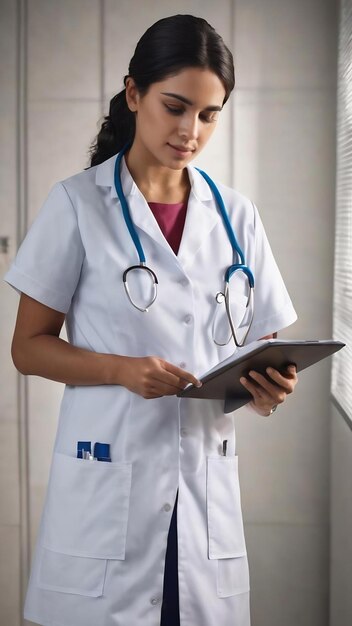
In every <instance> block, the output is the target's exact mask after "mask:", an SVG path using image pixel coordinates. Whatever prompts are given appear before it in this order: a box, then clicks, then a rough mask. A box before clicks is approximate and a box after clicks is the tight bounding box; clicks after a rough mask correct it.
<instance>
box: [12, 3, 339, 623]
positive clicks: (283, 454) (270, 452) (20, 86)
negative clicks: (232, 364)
mask: <svg viewBox="0 0 352 626" xmlns="http://www.w3.org/2000/svg"><path fill="white" fill-rule="evenodd" d="M17 7H18V8H17ZM141 7H142V8H141ZM1 12H2V15H1V16H0V17H1V19H0V46H2V48H3V50H4V53H3V54H1V55H0V67H1V69H2V72H3V76H4V78H3V79H2V82H3V85H4V89H3V88H2V89H1V92H2V100H1V102H2V104H1V126H0V132H1V140H2V141H1V145H2V148H1V150H2V151H1V157H2V161H3V167H2V171H1V179H0V180H1V183H3V184H2V187H1V188H2V190H4V191H3V193H2V195H1V198H0V202H1V205H0V210H1V213H0V215H1V232H0V236H4V235H8V236H9V237H10V244H11V247H10V253H9V254H8V255H7V257H5V255H1V254H0V262H1V264H2V265H1V270H2V271H5V269H6V267H7V266H8V263H9V261H10V259H11V258H12V257H13V256H14V254H15V250H16V233H17V229H18V228H19V238H21V233H23V232H24V230H25V225H23V221H25V220H24V219H23V218H26V219H27V222H28V223H30V221H31V220H32V219H33V217H34V216H35V214H36V213H37V211H38V209H39V207H40V205H41V203H42V202H43V200H44V199H45V197H46V195H47V192H48V190H49V188H50V186H51V185H52V184H53V183H54V182H55V181H56V180H59V179H62V178H64V177H65V176H68V175H70V174H72V173H74V172H77V171H79V170H80V169H82V168H83V167H85V166H86V165H87V158H86V153H87V149H88V146H89V144H90V142H91V140H92V139H93V137H94V135H95V134H96V132H97V128H98V120H99V118H100V117H101V115H102V113H103V112H105V111H106V107H107V104H108V100H109V98H110V97H111V96H112V95H113V94H114V93H115V92H116V91H117V90H119V89H120V87H121V84H122V77H123V75H124V74H126V72H127V64H128V61H129V58H130V57H131V54H132V52H133V47H134V44H135V42H136V40H137V39H138V38H139V36H140V35H141V34H142V33H143V31H144V30H145V29H146V27H147V26H149V25H150V23H152V22H153V21H154V20H156V19H158V18H159V17H162V16H165V15H168V14H173V13H175V12H180V13H194V14H198V15H201V16H203V17H205V18H207V19H209V21H210V22H211V23H212V24H213V25H214V26H215V27H216V28H217V29H218V30H219V32H221V34H222V35H223V37H224V39H225V41H226V42H227V43H228V44H229V45H230V47H231V48H232V49H233V51H234V55H235V63H236V68H237V86H236V92H235V95H234V96H233V97H232V99H231V101H230V103H229V104H228V105H227V107H226V108H225V110H224V112H223V115H222V119H221V123H220V124H219V128H218V129H217V131H216V134H215V136H214V137H213V138H212V140H211V144H210V145H209V147H207V149H206V151H205V152H204V155H202V157H201V158H200V159H199V161H198V164H199V165H200V166H202V167H204V168H206V169H207V170H208V171H209V173H211V174H212V176H214V177H215V178H217V179H218V180H222V181H223V182H225V183H229V184H233V185H234V186H236V187H237V188H238V189H239V190H240V191H241V192H242V193H244V194H246V195H248V196H249V197H251V198H252V199H253V200H254V201H255V202H256V203H257V205H258V207H259V209H260V212H261V215H262V218H263V221H264V224H265V226H266V229H267V233H268V235H269V238H270V241H271V244H272V248H273V250H274V253H275V256H276V258H277V260H278V263H279V265H280V267H281V270H282V273H283V276H284V278H285V280H286V283H287V286H288V289H289V291H290V293H291V296H292V298H293V301H294V303H295V306H296V308H297V312H298V314H299V321H298V322H297V324H296V325H295V326H293V327H292V328H290V329H288V330H287V331H285V333H284V335H285V336H287V337H312V338H315V337H321V338H324V337H330V336H331V295H332V264H333V259H332V254H333V250H332V247H333V236H332V233H333V221H334V172H335V115H336V113H335V99H336V7H335V2H334V1H333V0H295V2H292V0H235V1H233V2H231V0H218V1H217V2H216V3H215V2H214V1H213V0H212V1H209V0H206V1H205V0H187V1H184V0H179V1H178V2H177V5H175V2H174V1H170V0H164V1H163V2H162V3H160V2H157V1H152V0H147V1H144V2H137V1H136V0H121V1H118V0H105V1H104V2H103V0H101V1H99V0H60V2H56V1H55V0H27V2H25V1H24V0H22V1H21V2H19V3H18V5H17V4H16V3H14V2H12V1H11V0H3V1H2V3H1ZM18 28H19V32H18ZM16 32H18V34H19V41H18V43H19V44H20V45H16ZM26 42H27V44H26ZM18 62H19V64H17V65H16V63H18ZM16 68H17V69H16ZM18 68H19V69H20V70H21V71H20V73H18ZM16 102H19V104H20V105H21V106H20V108H19V110H17V111H16ZM18 167H19V169H18ZM18 181H19V183H20V184H18ZM17 218H19V219H17ZM0 298H1V324H0V328H1V331H0V332H1V339H2V343H1V351H2V354H3V358H2V359H1V360H0V368H1V369H0V374H1V376H0V380H1V385H2V391H1V394H0V406H1V413H0V429H1V431H0V446H1V449H0V454H1V456H0V458H1V470H2V471H1V475H0V476H1V477H0V481H1V482H0V488H1V494H0V495H1V501H2V507H1V514H0V541H1V547H0V623H1V624H3V623H4V625H5V624H6V626H18V625H19V624H20V615H21V603H22V600H20V594H21V593H22V594H23V592H24V590H25V582H26V576H27V571H26V564H27V559H26V546H28V548H29V556H30V546H33V544H34V540H35V536H36V531H37V526H38V521H39V516H40V512H41V507H42V502H43V497H44V493H45V488H46V480H47V475H48V469H49V463H50V458H51V450H52V444H53V439H54V435H55V430H56V423H57V411H58V404H59V401H60V397H61V394H62V387H61V385H59V384H54V383H50V382H48V381H43V380H41V379H38V378H34V377H31V378H29V380H28V385H27V386H25V385H24V384H23V380H22V377H19V381H20V382H18V379H17V375H16V373H15V371H14V368H13V366H12V365H11V362H10V358H9V345H10V335H11V333H12V328H13V324H14V316H15V310H16V302H17V296H16V295H15V294H14V293H12V290H10V289H9V288H8V287H7V286H5V285H4V284H1V283H0ZM329 374H330V372H329V363H328V362H326V363H322V364H320V365H319V366H316V367H315V368H312V369H311V370H309V371H307V372H305V373H304V374H302V376H301V382H300V385H299V388H298V390H297V393H296V394H295V396H294V397H292V398H290V399H289V401H288V402H287V405H286V406H284V407H282V408H280V410H279V411H277V412H276V414H275V416H274V418H271V419H269V420H265V419H261V418H258V417H255V416H253V415H251V414H249V413H247V411H246V410H245V409H244V410H241V411H239V412H238V415H237V449H238V453H239V455H240V472H241V481H242V501H243V508H244V515H245V522H246V534H247V543H248V550H249V558H250V565H251V576H252V619H253V626H266V625H268V626H269V625H270V626H276V625H277V626H282V625H283V624H284V626H297V624H300V625H301V626H326V625H327V624H328V613H329V609H328V597H329V592H328V583H329V563H328V558H329V545H328V538H329V439H330V431H329V424H330V417H329ZM27 494H28V502H27V498H26V495H27ZM27 533H28V536H29V537H30V540H29V541H28V542H26V538H27ZM20 555H22V557H20ZM21 573H22V578H23V584H22V591H21V586H20V580H21V576H20V574H21ZM195 626H196V625H195ZM334 626H340V624H337V623H336V624H334Z"/></svg>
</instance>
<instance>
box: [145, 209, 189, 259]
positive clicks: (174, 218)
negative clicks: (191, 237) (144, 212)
mask: <svg viewBox="0 0 352 626" xmlns="http://www.w3.org/2000/svg"><path fill="white" fill-rule="evenodd" d="M149 206H150V210H151V211H152V213H153V215H154V217H155V219H156V221H157V222H158V224H159V228H160V230H161V232H162V233H163V235H164V237H165V239H166V241H167V242H168V244H169V245H170V246H171V248H172V249H173V251H174V253H175V254H177V253H178V249H179V247H180V243H181V238H182V233H183V227H184V225H185V219H186V213H187V202H177V203H176V204H164V203H162V202H149Z"/></svg>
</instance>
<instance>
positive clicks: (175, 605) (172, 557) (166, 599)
mask: <svg viewBox="0 0 352 626" xmlns="http://www.w3.org/2000/svg"><path fill="white" fill-rule="evenodd" d="M177 496H178V492H177ZM177 496H176V501H175V506H174V510H173V512H172V517H171V522H170V528H169V534H168V538H167V548H166V558H165V573H164V589H163V603H162V606H161V622H160V626H180V609H179V600H178V557H177Z"/></svg>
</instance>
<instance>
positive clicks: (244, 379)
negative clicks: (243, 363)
mask: <svg viewBox="0 0 352 626" xmlns="http://www.w3.org/2000/svg"><path fill="white" fill-rule="evenodd" d="M246 382H247V379H246V378H244V376H242V377H241V378H240V383H242V385H245V384H246Z"/></svg>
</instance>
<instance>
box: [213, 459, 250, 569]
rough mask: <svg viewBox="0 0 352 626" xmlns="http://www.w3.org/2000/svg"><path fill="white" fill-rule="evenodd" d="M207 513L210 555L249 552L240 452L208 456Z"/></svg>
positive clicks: (227, 555) (226, 557)
mask: <svg viewBox="0 0 352 626" xmlns="http://www.w3.org/2000/svg"><path fill="white" fill-rule="evenodd" d="M207 516H208V556H209V559H229V558H232V557H241V556H244V555H246V553H247V552H246V544H245V538H244V530H243V521H242V511H241V497H240V487H239V480H238V457H237V456H218V457H208V458H207Z"/></svg>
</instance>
